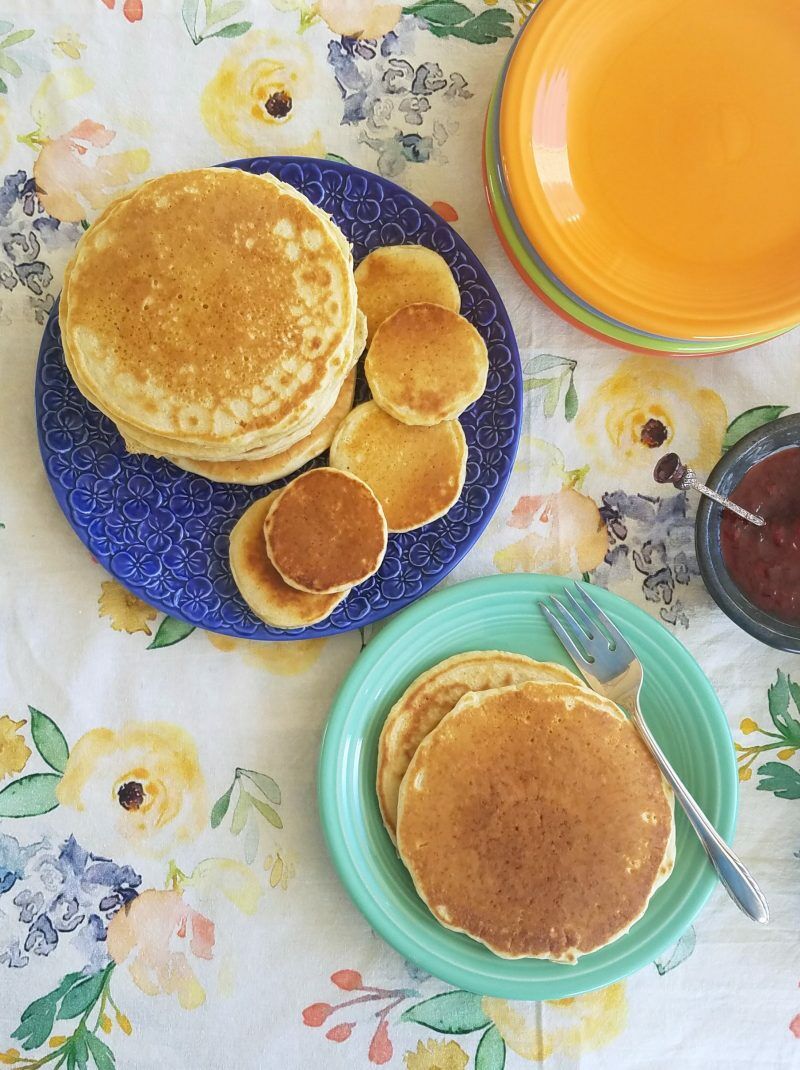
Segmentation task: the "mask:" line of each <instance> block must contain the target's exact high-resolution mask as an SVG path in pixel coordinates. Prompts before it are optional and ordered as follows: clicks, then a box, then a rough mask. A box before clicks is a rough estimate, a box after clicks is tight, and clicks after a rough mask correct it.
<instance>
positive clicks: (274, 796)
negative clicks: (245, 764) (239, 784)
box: [241, 769, 281, 806]
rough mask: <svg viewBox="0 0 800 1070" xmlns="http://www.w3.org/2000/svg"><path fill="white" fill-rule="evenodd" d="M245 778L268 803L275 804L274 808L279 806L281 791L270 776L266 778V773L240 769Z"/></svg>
mask: <svg viewBox="0 0 800 1070" xmlns="http://www.w3.org/2000/svg"><path fill="white" fill-rule="evenodd" d="M241 771H242V772H243V773H244V775H245V776H246V777H249V779H250V780H252V781H253V783H254V784H255V785H256V787H257V788H259V789H260V790H261V791H262V792H263V793H264V795H265V796H266V797H267V798H268V799H269V801H270V802H273V803H275V805H276V806H280V804H281V789H280V788H279V787H278V785H277V783H276V782H275V781H274V780H273V779H272V777H271V776H267V774H266V773H257V772H256V771H255V769H242V770H241Z"/></svg>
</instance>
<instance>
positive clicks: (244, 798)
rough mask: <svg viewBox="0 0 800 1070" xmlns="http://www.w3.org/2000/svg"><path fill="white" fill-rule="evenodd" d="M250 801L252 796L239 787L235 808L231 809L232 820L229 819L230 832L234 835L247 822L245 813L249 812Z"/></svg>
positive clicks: (236, 834)
mask: <svg viewBox="0 0 800 1070" xmlns="http://www.w3.org/2000/svg"><path fill="white" fill-rule="evenodd" d="M252 801H253V800H252V798H251V797H250V796H249V795H248V794H247V792H246V791H245V790H244V789H243V788H242V787H240V788H239V798H238V800H237V802H236V809H235V810H234V811H233V820H232V821H231V832H232V833H233V834H234V836H238V835H239V833H240V832H241V831H242V829H243V828H244V826H245V825H246V824H247V815H248V814H249V813H250V804H251V802H252Z"/></svg>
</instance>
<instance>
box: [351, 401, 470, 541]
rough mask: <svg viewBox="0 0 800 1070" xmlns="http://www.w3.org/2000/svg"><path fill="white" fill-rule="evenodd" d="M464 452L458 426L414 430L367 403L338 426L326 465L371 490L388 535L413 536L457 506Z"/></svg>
mask: <svg viewBox="0 0 800 1070" xmlns="http://www.w3.org/2000/svg"><path fill="white" fill-rule="evenodd" d="M467 452H468V451H467V440H466V438H465V437H464V430H463V428H462V427H461V424H460V423H459V422H458V420H444V421H443V422H442V423H439V424H436V425H435V426H432V427H419V426H418V427H412V426H411V425H410V424H404V423H401V422H400V421H399V420H395V418H394V417H393V416H390V415H389V414H388V413H387V412H384V411H383V409H381V408H380V407H379V406H378V405H376V404H375V402H374V401H367V402H365V403H364V404H363V405H358V406H356V408H355V409H353V410H352V412H351V413H350V414H349V415H348V416H347V417H346V418H345V420H344V421H343V422H342V424H341V426H340V427H339V429H338V431H337V432H336V435H335V437H334V439H333V442H332V444H331V452H330V461H331V465H332V466H333V467H334V468H342V469H344V470H345V471H347V472H352V473H353V475H356V476H358V477H359V478H360V479H363V480H364V482H365V483H367V484H368V485H369V486H370V487H371V488H372V490H373V492H374V493H375V496H376V497H377V499H378V501H379V502H380V503H381V505H382V506H383V511H384V513H385V514H386V523H387V525H388V527H389V531H411V529H412V528H418V527H420V526H421V525H422V524H428V523H430V521H432V520H436V519H437V517H440V516H443V515H444V514H445V513H446V512H447V510H448V509H450V507H451V506H452V505H453V504H454V503H455V502H456V501H458V498H459V495H460V494H461V490H462V488H463V486H464V479H465V477H466V472H467Z"/></svg>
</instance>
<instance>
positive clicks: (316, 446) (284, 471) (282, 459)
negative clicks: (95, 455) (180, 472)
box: [167, 371, 356, 486]
mask: <svg viewBox="0 0 800 1070" xmlns="http://www.w3.org/2000/svg"><path fill="white" fill-rule="evenodd" d="M355 388H356V373H355V372H354V371H352V372H350V374H349V375H348V377H347V378H346V379H345V381H344V384H343V385H342V389H341V390H340V391H339V396H338V398H337V399H336V404H335V405H334V406H333V408H332V409H331V410H330V412H328V413H327V415H325V416H324V417H323V418H322V421H321V422H320V423H318V424H317V426H316V427H315V428H314V429H313V431H312V432H311V434H309V435H306V437H305V438H301V439H300V441H299V442H296V443H295V444H294V445H293V446H290V447H289V449H288V450H282V451H281V452H280V453H276V454H275V455H274V456H272V457H265V458H263V459H262V460H247V459H246V458H245V459H244V460H241V461H206V462H203V461H195V460H192V459H191V458H189V457H172V456H167V460H168V461H172V463H173V464H174V465H177V466H178V468H183V469H184V470H185V471H186V472H194V473H195V474H196V475H199V476H205V477H206V479H214V480H216V481H217V482H219V483H245V484H248V485H250V486H256V485H261V484H264V483H271V482H272V481H273V480H275V479H282V478H283V477H284V476H288V475H291V473H292V472H296V471H297V469H298V468H302V467H303V465H304V464H305V463H306V462H307V461H310V460H311V459H312V458H313V457H318V456H319V455H320V453H324V452H325V450H326V449H328V447H329V446H330V444H331V442H332V440H333V436H334V434H335V433H336V430H337V428H338V427H339V425H340V424H341V422H342V420H343V419H344V418H345V416H347V414H348V412H350V409H351V408H352V407H353V394H354V392H355Z"/></svg>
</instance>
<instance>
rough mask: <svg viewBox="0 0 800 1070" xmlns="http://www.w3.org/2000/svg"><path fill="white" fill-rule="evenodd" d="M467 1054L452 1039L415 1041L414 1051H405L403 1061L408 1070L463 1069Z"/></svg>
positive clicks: (467, 1059)
mask: <svg viewBox="0 0 800 1070" xmlns="http://www.w3.org/2000/svg"><path fill="white" fill-rule="evenodd" d="M468 1061H469V1056H468V1055H467V1053H466V1052H465V1051H464V1049H463V1048H462V1047H461V1045H460V1044H456V1042H455V1041H454V1040H426V1041H425V1043H424V1044H423V1042H422V1041H421V1040H418V1041H417V1050H416V1051H407V1052H406V1053H405V1055H404V1056H403V1062H404V1063H405V1064H406V1067H407V1068H408V1070H464V1067H465V1066H466V1065H467V1062H468Z"/></svg>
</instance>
